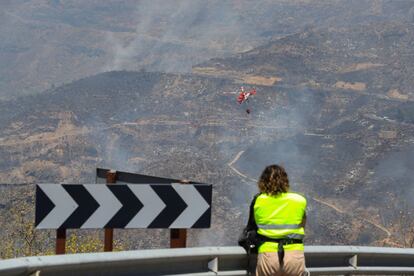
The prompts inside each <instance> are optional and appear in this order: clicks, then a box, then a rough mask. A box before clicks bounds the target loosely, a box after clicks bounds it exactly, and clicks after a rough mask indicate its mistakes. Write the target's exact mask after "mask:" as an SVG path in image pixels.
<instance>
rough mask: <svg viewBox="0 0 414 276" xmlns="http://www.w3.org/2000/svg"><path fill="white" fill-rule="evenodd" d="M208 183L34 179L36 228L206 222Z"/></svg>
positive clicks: (165, 225) (204, 225)
mask: <svg viewBox="0 0 414 276" xmlns="http://www.w3.org/2000/svg"><path fill="white" fill-rule="evenodd" d="M211 196H212V185H211V184H179V183H171V184H115V185H105V184H38V185H37V186H36V215H35V226H36V228H37V229H69V228H74V229H76V228H82V229H83V228H174V229H179V228H209V227H210V221H211Z"/></svg>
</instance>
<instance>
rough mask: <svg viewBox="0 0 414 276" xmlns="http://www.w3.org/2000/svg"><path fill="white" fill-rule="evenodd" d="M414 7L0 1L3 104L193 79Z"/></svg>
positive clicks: (403, 14)
mask: <svg viewBox="0 0 414 276" xmlns="http://www.w3.org/2000/svg"><path fill="white" fill-rule="evenodd" d="M413 7H414V5H413V3H412V1H410V0H400V1H392V0H363V1H361V0H350V1H341V0H335V1H327V0H317V1H315V0H314V1H305V0H290V1H286V0H279V1H272V0H264V1H260V3H256V2H252V1H248V0H243V1H218V0H215V1H209V2H208V3H207V2H206V1H193V0H191V1H168V4H167V3H165V1H147V0H141V1H138V0H123V1H122V2H119V1H113V0H106V1H98V0H88V1H80V0H73V1H70V2H68V1H61V0H41V1H20V0H17V1H1V3H0V23H1V24H0V99H10V98H14V97H16V96H21V95H28V94H29V95H30V94H33V93H41V92H42V91H44V90H46V89H50V88H52V89H53V88H55V87H59V86H61V85H63V84H65V83H70V82H72V81H74V80H77V79H80V78H84V77H85V76H91V75H95V74H98V73H102V72H106V71H111V70H141V69H145V70H147V71H164V72H190V71H191V67H192V66H193V65H195V64H198V63H201V62H203V61H207V60H209V59H210V58H216V57H228V56H230V55H232V54H235V53H238V52H243V51H247V50H251V49H253V48H255V47H257V46H259V45H262V44H264V43H267V42H269V41H270V40H272V39H275V38H278V37H283V36H286V35H290V34H293V33H297V32H300V31H302V30H303V29H306V28H313V27H325V28H326V27H344V26H349V25H359V24H367V23H377V22H384V21H385V22H388V21H397V22H400V23H404V24H406V23H407V22H412V19H413V14H414V12H413Z"/></svg>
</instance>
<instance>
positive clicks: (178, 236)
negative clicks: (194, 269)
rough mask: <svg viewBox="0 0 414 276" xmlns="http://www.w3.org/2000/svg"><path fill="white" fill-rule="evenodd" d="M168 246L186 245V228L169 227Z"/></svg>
mask: <svg viewBox="0 0 414 276" xmlns="http://www.w3.org/2000/svg"><path fill="white" fill-rule="evenodd" d="M170 234H171V240H170V248H185V247H187V229H171V230H170Z"/></svg>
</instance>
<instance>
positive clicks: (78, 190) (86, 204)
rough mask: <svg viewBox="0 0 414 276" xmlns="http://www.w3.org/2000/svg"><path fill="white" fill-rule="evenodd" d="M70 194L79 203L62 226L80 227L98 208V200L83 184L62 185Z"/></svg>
mask: <svg viewBox="0 0 414 276" xmlns="http://www.w3.org/2000/svg"><path fill="white" fill-rule="evenodd" d="M62 187H63V188H64V189H65V190H66V191H67V192H68V194H69V195H70V196H71V197H72V198H73V200H75V201H76V203H77V204H78V205H79V206H78V208H76V210H75V211H74V212H73V213H72V214H71V215H70V217H68V219H67V220H65V222H64V223H63V224H62V225H61V226H60V228H64V229H66V228H80V227H81V226H82V224H84V223H85V221H86V220H87V219H88V218H89V217H90V216H91V215H92V214H93V213H94V212H95V211H96V209H98V207H99V204H98V202H97V201H96V200H95V199H94V198H93V196H91V194H90V193H89V192H88V191H87V190H86V189H85V187H83V185H62Z"/></svg>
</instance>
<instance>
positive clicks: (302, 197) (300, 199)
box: [287, 192, 306, 203]
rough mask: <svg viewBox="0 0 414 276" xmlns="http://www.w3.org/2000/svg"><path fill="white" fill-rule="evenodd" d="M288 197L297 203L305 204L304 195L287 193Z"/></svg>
mask: <svg viewBox="0 0 414 276" xmlns="http://www.w3.org/2000/svg"><path fill="white" fill-rule="evenodd" d="M287 194H288V196H289V197H291V198H293V199H296V200H298V201H303V202H305V203H306V197H305V195H303V194H301V193H297V192H287Z"/></svg>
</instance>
